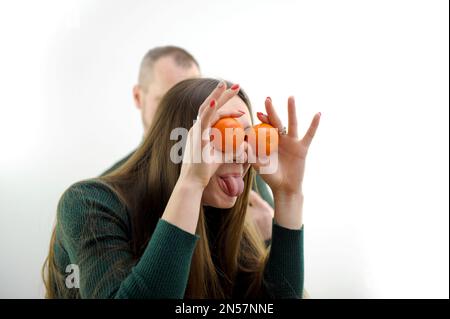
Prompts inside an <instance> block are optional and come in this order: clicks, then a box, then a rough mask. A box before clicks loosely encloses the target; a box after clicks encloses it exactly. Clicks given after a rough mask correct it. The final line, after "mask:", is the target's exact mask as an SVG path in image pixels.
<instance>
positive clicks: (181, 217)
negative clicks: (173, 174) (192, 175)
mask: <svg viewBox="0 0 450 319" xmlns="http://www.w3.org/2000/svg"><path fill="white" fill-rule="evenodd" d="M203 189H204V187H203V186H202V185H201V184H199V183H198V182H196V181H195V180H191V179H189V178H185V177H183V178H181V177H180V178H179V179H178V181H177V183H176V184H175V187H174V189H173V192H172V194H171V196H170V199H169V201H168V203H167V206H166V209H165V211H164V213H163V215H162V217H161V218H162V219H164V220H165V221H167V222H169V223H171V224H173V225H175V226H177V227H178V228H181V229H183V230H185V231H187V232H189V233H191V234H195V230H196V228H197V223H198V217H199V216H198V215H199V211H200V205H201V199H202V195H203Z"/></svg>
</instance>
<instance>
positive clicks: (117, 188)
mask: <svg viewBox="0 0 450 319" xmlns="http://www.w3.org/2000/svg"><path fill="white" fill-rule="evenodd" d="M265 106H266V111H267V114H262V113H258V118H259V119H260V120H261V121H262V122H265V123H269V124H271V125H272V126H274V127H276V128H278V129H279V132H280V136H279V146H278V153H277V154H276V155H277V156H278V167H277V169H276V171H275V172H274V173H272V174H265V175H264V174H263V175H262V177H263V178H264V179H265V181H266V182H267V184H268V185H269V186H270V187H271V189H272V192H273V195H274V202H275V217H274V221H273V230H272V231H273V234H272V244H271V246H270V247H269V248H268V249H267V248H266V247H265V245H264V241H263V240H262V238H261V237H260V236H259V235H258V232H256V231H255V229H254V226H253V225H252V223H250V222H247V219H246V216H245V213H246V209H247V202H248V194H249V192H250V190H251V188H252V180H253V176H254V171H253V170H254V168H257V169H258V165H256V164H249V163H248V162H246V158H247V153H245V152H244V153H243V154H241V155H242V157H243V158H242V157H241V158H240V159H239V160H238V159H235V161H233V162H232V163H228V162H227V163H223V162H222V163H218V162H215V161H213V162H211V161H201V162H200V163H199V162H198V161H197V162H195V161H193V159H194V157H195V156H197V155H198V154H196V153H195V150H197V149H199V148H198V147H200V149H204V147H206V146H210V143H211V142H210V141H209V140H208V139H202V138H201V137H200V138H199V136H198V134H195V132H205V131H207V130H209V129H210V128H211V126H212V125H214V123H216V122H217V120H219V119H220V118H222V117H234V118H236V119H237V120H238V121H239V122H240V123H241V124H242V125H243V127H244V128H250V127H251V125H252V118H251V115H250V114H251V109H250V102H249V100H248V98H247V96H246V95H245V93H244V92H243V91H242V90H240V88H239V86H238V85H233V86H231V85H230V84H229V83H225V82H223V81H217V80H213V79H192V80H186V81H183V82H181V83H179V84H177V85H176V86H175V87H173V88H172V89H171V90H170V91H169V92H168V93H167V94H166V95H165V96H164V98H163V99H162V101H161V104H160V106H159V107H158V111H157V114H156V115H155V120H154V124H153V125H152V127H151V129H150V131H149V134H148V135H147V137H146V139H145V140H144V141H143V143H142V145H141V146H140V147H139V149H138V150H137V151H136V152H135V154H133V156H132V157H131V158H130V159H129V160H128V161H127V162H126V163H125V164H124V165H123V166H122V167H121V168H119V169H118V170H116V171H114V172H112V173H111V174H109V175H107V176H104V177H101V178H98V179H94V180H88V181H82V182H79V183H76V184H74V185H72V186H71V187H70V188H69V189H68V190H67V191H66V192H65V193H64V194H63V195H62V197H61V200H60V202H59V205H58V212H57V223H56V226H55V230H54V232H53V236H52V240H51V244H50V253H49V256H48V258H47V262H46V265H45V267H44V281H45V283H46V288H47V297H49V298H239V297H244V298H301V297H302V292H303V223H302V205H303V194H302V180H303V174H304V168H305V158H306V154H307V151H308V147H309V145H310V143H311V141H312V139H313V136H314V134H315V132H316V129H317V127H318V125H319V120H320V113H318V114H316V115H315V116H314V118H313V120H312V123H311V126H310V127H309V129H308V131H307V133H306V135H305V136H304V137H303V139H299V138H298V135H297V122H296V114H295V112H296V111H295V102H294V99H293V98H292V97H291V98H289V100H288V115H289V123H288V130H287V132H286V129H284V127H283V124H282V123H281V121H280V119H279V117H278V116H277V113H276V111H275V108H274V106H273V105H272V102H271V99H270V98H267V99H266V101H265ZM195 119H200V121H196V122H195V124H193V122H194V120H195ZM175 128H186V129H189V138H187V139H186V144H185V147H184V154H182V158H183V160H182V162H181V163H176V162H174V161H173V160H171V155H172V156H173V155H174V154H173V148H172V147H173V146H174V145H175V144H176V143H179V141H177V140H174V139H173V136H171V132H172V131H173V129H175ZM244 143H247V142H244ZM244 149H245V147H244ZM171 152H172V154H171ZM216 154H217V153H216ZM68 266H76V267H77V268H76V269H78V270H79V289H77V288H72V286H70V285H67V276H68V273H66V271H67V269H74V268H71V267H68Z"/></svg>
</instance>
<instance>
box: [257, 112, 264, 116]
mask: <svg viewBox="0 0 450 319" xmlns="http://www.w3.org/2000/svg"><path fill="white" fill-rule="evenodd" d="M256 114H258V115H261V116H262V115H264V114H262V112H257V113H256Z"/></svg>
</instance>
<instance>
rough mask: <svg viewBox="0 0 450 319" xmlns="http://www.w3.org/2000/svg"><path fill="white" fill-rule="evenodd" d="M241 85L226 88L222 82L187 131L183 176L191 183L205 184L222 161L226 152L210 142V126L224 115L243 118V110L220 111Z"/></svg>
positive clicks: (181, 177)
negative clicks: (216, 149)
mask: <svg viewBox="0 0 450 319" xmlns="http://www.w3.org/2000/svg"><path fill="white" fill-rule="evenodd" d="M238 92H239V85H233V86H231V87H230V88H227V86H226V83H225V82H223V81H221V82H219V84H218V85H217V87H216V88H215V89H214V90H213V91H212V92H211V94H210V95H209V96H208V97H207V98H206V99H205V101H204V102H203V103H202V105H201V106H200V108H199V111H198V117H197V121H196V122H195V124H194V125H193V126H192V127H191V129H190V130H189V133H188V138H187V142H186V146H185V148H184V154H183V164H182V166H181V173H180V179H187V180H188V181H189V182H190V183H192V185H199V186H200V187H203V188H204V187H206V185H207V184H208V182H209V180H210V178H211V177H212V176H213V175H214V173H215V172H216V170H217V169H218V167H219V166H220V164H221V162H222V156H223V154H222V153H221V152H219V151H214V150H213V146H212V143H211V141H210V132H211V127H212V126H213V125H214V124H215V123H216V122H217V121H218V120H219V119H220V118H222V117H234V118H237V117H240V116H242V115H244V114H245V113H243V112H234V113H230V112H221V107H222V106H223V105H224V104H225V103H226V102H227V101H229V100H230V99H231V98H232V97H234V96H236V95H237V94H238Z"/></svg>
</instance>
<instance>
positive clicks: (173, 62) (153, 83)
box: [133, 46, 200, 134]
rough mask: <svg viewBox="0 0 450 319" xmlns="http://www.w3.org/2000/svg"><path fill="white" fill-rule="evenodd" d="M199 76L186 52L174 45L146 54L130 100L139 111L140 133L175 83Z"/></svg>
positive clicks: (148, 124) (198, 68) (155, 49)
mask: <svg viewBox="0 0 450 319" xmlns="http://www.w3.org/2000/svg"><path fill="white" fill-rule="evenodd" d="M199 76H200V67H199V64H198V62H197V61H196V60H195V58H194V57H193V56H192V55H191V54H190V53H189V52H187V51H186V50H184V49H182V48H179V47H175V46H164V47H156V48H153V49H151V50H150V51H148V52H147V54H146V55H145V56H144V58H143V59H142V62H141V66H140V69H139V77H138V84H137V85H136V86H135V87H134V88H133V95H134V100H135V103H136V106H137V108H138V109H139V110H140V111H141V115H142V122H143V125H144V134H146V133H147V131H148V129H149V128H150V125H151V122H152V120H153V116H154V114H155V112H156V109H157V106H158V104H159V101H160V100H161V98H162V97H163V95H164V94H165V93H166V92H167V91H168V90H169V89H170V88H171V87H172V86H174V85H175V84H177V83H178V82H181V81H183V80H186V79H189V78H195V77H199Z"/></svg>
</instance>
